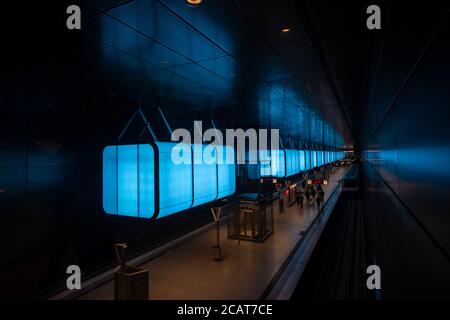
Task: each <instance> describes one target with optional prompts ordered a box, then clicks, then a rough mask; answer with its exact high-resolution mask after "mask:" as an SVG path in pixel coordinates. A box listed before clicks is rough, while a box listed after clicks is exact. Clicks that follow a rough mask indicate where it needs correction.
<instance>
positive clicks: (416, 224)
mask: <svg viewBox="0 0 450 320" xmlns="http://www.w3.org/2000/svg"><path fill="white" fill-rule="evenodd" d="M448 6H449V5H448V3H447V4H445V5H443V6H442V7H439V6H433V8H425V7H424V6H418V5H411V6H408V8H405V7H404V6H401V5H400V4H398V5H395V4H394V5H393V6H392V8H391V12H390V14H391V16H390V19H389V23H388V24H387V30H386V31H385V32H386V34H385V39H384V47H383V48H382V51H381V54H380V63H379V69H378V71H377V74H376V78H374V79H375V83H374V86H373V88H374V92H373V99H372V103H371V105H370V108H369V112H368V118H367V122H366V127H365V139H366V149H367V150H366V154H365V157H366V158H367V159H368V161H367V162H366V165H365V173H366V187H367V188H366V189H367V190H366V207H367V210H368V212H367V214H368V217H369V219H371V223H369V226H370V232H371V235H372V242H373V245H374V250H375V255H374V260H376V262H377V263H378V264H380V267H381V270H382V275H383V277H384V280H382V286H383V285H384V288H383V289H382V295H384V298H419V297H443V296H445V297H447V298H448V297H450V277H449V274H450V259H449V257H450V236H449V230H450V214H449V213H450V198H449V196H448V195H449V194H450V183H449V180H450V167H449V164H448V159H450V126H449V120H450V109H449V106H450V90H449V84H450V64H449V62H448V57H450V43H449V41H448V39H450V21H449V20H450V19H449V18H448ZM400 13H401V15H403V16H404V15H406V16H409V18H410V19H409V21H417V23H411V24H408V25H407V26H406V25H405V24H404V23H403V22H404V20H400V19H397V18H398V16H399V15H400ZM424 17H425V18H424ZM418 21H421V22H423V23H419V22H418Z"/></svg>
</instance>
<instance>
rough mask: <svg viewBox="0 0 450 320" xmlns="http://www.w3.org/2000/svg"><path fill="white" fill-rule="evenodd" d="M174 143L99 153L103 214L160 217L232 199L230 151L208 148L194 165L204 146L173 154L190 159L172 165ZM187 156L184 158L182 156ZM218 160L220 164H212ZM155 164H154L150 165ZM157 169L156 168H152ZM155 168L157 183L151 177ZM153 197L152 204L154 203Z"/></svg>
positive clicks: (111, 148) (233, 175) (110, 148)
mask: <svg viewBox="0 0 450 320" xmlns="http://www.w3.org/2000/svg"><path fill="white" fill-rule="evenodd" d="M177 145H178V144H177V143H173V142H155V146H152V145H150V144H135V145H117V146H108V147H106V148H105V149H104V150H103V209H104V211H105V212H106V213H108V214H113V215H121V216H131V217H139V218H148V219H150V218H153V219H158V218H162V217H165V216H168V215H171V214H174V213H177V212H180V211H183V210H187V209H190V208H193V207H196V206H199V205H201V204H204V203H208V202H211V201H214V200H217V199H221V198H224V197H227V196H229V195H232V194H233V193H234V192H235V190H236V166H235V163H234V162H233V163H231V164H229V163H228V162H226V161H225V160H226V158H227V157H231V159H234V150H233V149H232V148H230V147H227V146H213V148H214V150H212V151H211V152H210V153H209V155H210V157H209V159H208V161H196V160H197V159H198V157H202V155H203V154H204V151H205V148H206V146H205V145H193V146H192V147H191V146H187V147H186V146H184V147H182V148H179V149H180V150H175V152H180V154H182V153H183V152H185V154H184V156H187V157H188V158H192V159H194V161H191V162H183V163H181V164H180V163H175V162H174V161H172V151H173V148H177ZM186 153H187V154H186ZM218 157H223V158H222V161H217V160H218V159H219V158H218ZM155 160H157V163H155ZM157 167H159V168H158V169H156V168H157ZM156 170H158V172H157V173H158V176H159V179H156V178H155V177H156ZM155 199H157V200H158V201H155Z"/></svg>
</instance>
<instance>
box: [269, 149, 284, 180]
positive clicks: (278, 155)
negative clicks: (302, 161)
mask: <svg viewBox="0 0 450 320" xmlns="http://www.w3.org/2000/svg"><path fill="white" fill-rule="evenodd" d="M285 167H286V166H285V153H284V150H273V151H272V155H271V171H272V176H273V177H277V178H282V177H284V176H285V175H286V169H285Z"/></svg>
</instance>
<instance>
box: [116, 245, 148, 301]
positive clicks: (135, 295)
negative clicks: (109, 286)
mask: <svg viewBox="0 0 450 320" xmlns="http://www.w3.org/2000/svg"><path fill="white" fill-rule="evenodd" d="M114 249H115V251H116V255H117V259H118V261H119V266H118V267H117V268H116V270H115V271H114V299H115V300H148V298H149V295H148V280H149V274H148V270H147V269H142V268H137V267H132V266H128V265H127V261H126V259H127V258H126V249H127V245H126V243H118V244H115V245H114Z"/></svg>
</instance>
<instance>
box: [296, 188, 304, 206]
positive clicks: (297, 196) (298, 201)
mask: <svg viewBox="0 0 450 320" xmlns="http://www.w3.org/2000/svg"><path fill="white" fill-rule="evenodd" d="M301 197H302V193H301V191H300V190H298V189H296V190H295V202H297V208H299V207H300V198H301Z"/></svg>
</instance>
